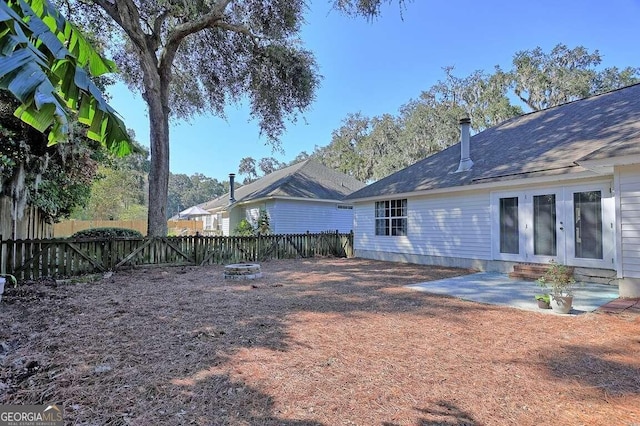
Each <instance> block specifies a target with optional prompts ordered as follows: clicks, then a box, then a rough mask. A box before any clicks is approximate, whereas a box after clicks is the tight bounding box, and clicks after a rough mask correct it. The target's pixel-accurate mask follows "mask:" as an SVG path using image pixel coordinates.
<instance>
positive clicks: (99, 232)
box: [70, 228, 142, 238]
mask: <svg viewBox="0 0 640 426" xmlns="http://www.w3.org/2000/svg"><path fill="white" fill-rule="evenodd" d="M70 238H142V234H141V233H140V232H138V231H136V230H135V229H128V228H93V229H84V230H82V231H78V232H76V233H75V234H73V235H72V236H71V237H70Z"/></svg>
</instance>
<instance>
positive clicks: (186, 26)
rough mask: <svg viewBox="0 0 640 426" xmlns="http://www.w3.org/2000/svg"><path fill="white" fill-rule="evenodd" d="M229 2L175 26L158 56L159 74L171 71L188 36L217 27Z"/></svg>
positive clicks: (221, 0)
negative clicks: (181, 44) (197, 17)
mask: <svg viewBox="0 0 640 426" xmlns="http://www.w3.org/2000/svg"><path fill="white" fill-rule="evenodd" d="M101 1H104V0H101ZM231 2H232V0H219V1H217V2H216V4H215V5H214V6H213V7H212V8H211V11H210V12H209V13H207V14H205V15H203V16H202V17H201V18H200V19H198V20H195V21H191V22H185V23H183V24H180V25H177V26H176V27H175V28H174V29H173V31H171V33H170V34H169V37H168V38H167V44H166V45H165V47H164V51H163V52H162V55H161V56H160V63H159V65H158V69H159V71H160V74H165V73H167V72H168V71H169V70H170V69H171V65H172V63H173V59H174V58H175V56H176V52H177V51H178V47H180V43H181V42H182V40H184V38H185V37H187V36H188V35H191V34H194V33H197V32H198V31H201V30H203V29H205V28H213V27H214V26H216V24H218V25H219V24H220V21H221V20H222V17H223V15H224V10H225V9H226V8H227V6H228V5H229V3H231Z"/></svg>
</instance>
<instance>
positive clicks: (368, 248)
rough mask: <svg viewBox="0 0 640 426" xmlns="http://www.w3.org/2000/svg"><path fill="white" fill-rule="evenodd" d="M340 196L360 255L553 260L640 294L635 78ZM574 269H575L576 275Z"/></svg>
mask: <svg viewBox="0 0 640 426" xmlns="http://www.w3.org/2000/svg"><path fill="white" fill-rule="evenodd" d="M468 123H469V121H468V119H463V120H461V127H462V129H461V130H462V132H461V133H462V138H461V139H462V141H461V143H459V144H457V145H454V146H451V147H449V148H448V149H446V150H444V151H442V152H439V153H437V154H435V155H433V156H430V157H428V158H426V159H424V160H421V161H419V162H418V163H416V164H414V165H412V166H410V167H407V168H405V169H403V170H400V171H398V172H397V173H395V174H393V175H391V176H388V177H386V178H384V179H381V180H380V181H378V182H375V183H373V184H371V185H369V186H367V187H365V188H363V189H361V190H359V191H357V192H355V193H353V194H351V195H350V196H348V197H346V199H345V200H346V201H351V202H353V203H354V237H355V242H354V246H355V247H354V248H355V254H356V256H358V257H364V258H373V259H384V260H393V261H406V262H414V263H423V264H435V265H450V266H461V267H471V268H477V269H481V270H493V271H502V272H508V271H510V270H511V268H512V267H513V265H514V263H516V262H527V263H541V264H544V263H547V262H549V261H551V260H555V261H557V262H559V263H563V264H567V265H572V266H576V267H578V269H583V272H584V273H585V274H587V275H592V276H601V277H611V278H612V282H615V279H616V278H617V279H618V284H619V286H620V295H621V296H627V297H632V296H633V297H638V296H640V85H633V86H629V87H626V88H623V89H619V90H616V91H612V92H608V93H606V94H603V95H599V96H593V97H590V98H587V99H583V100H580V101H575V102H571V103H568V104H565V105H561V106H558V107H554V108H549V109H546V110H543V111H538V112H534V113H530V114H526V115H523V116H520V117H516V118H513V119H510V120H507V121H505V122H504V123H502V124H500V125H498V126H495V127H492V128H490V129H487V130H485V131H483V132H481V133H478V134H476V135H474V136H472V137H470V138H469V136H468V135H469V124H468ZM577 271H578V270H576V272H577Z"/></svg>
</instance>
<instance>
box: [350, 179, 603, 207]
mask: <svg viewBox="0 0 640 426" xmlns="http://www.w3.org/2000/svg"><path fill="white" fill-rule="evenodd" d="M594 177H597V178H601V177H602V174H600V173H595V172H593V171H585V172H578V173H572V174H570V175H559V176H558V175H556V176H544V177H536V178H526V179H517V180H500V181H494V182H487V183H477V184H472V185H463V186H452V187H448V188H436V189H430V190H426V191H414V192H403V193H398V194H389V195H378V196H375V197H367V198H355V199H350V200H347V201H349V202H351V203H354V204H357V203H366V202H371V201H380V200H388V199H390V198H408V197H419V196H426V195H437V194H451V193H464V192H473V191H478V190H484V189H491V190H497V189H503V188H513V189H520V188H523V187H528V186H531V185H538V184H544V183H553V184H558V183H559V182H562V183H565V184H568V183H574V182H573V181H579V180H581V179H587V178H594Z"/></svg>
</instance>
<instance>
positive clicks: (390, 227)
mask: <svg viewBox="0 0 640 426" xmlns="http://www.w3.org/2000/svg"><path fill="white" fill-rule="evenodd" d="M376 235H394V236H398V235H407V200H406V199H403V200H387V201H376Z"/></svg>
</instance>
